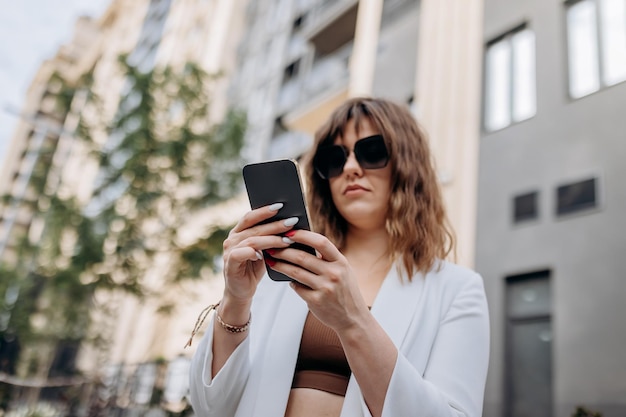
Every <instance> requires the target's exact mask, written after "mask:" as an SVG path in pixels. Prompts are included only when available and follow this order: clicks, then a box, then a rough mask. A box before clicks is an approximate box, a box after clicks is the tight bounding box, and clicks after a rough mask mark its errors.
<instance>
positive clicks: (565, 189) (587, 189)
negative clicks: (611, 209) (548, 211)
mask: <svg viewBox="0 0 626 417" xmlns="http://www.w3.org/2000/svg"><path fill="white" fill-rule="evenodd" d="M596 182H597V181H596V178H591V179H588V180H584V181H580V182H575V183H572V184H566V185H561V186H560V187H558V188H557V190H556V198H557V205H556V214H557V215H563V214H569V213H574V212H577V211H581V210H587V209H590V208H593V207H596V205H597V203H596V199H597V185H596Z"/></svg>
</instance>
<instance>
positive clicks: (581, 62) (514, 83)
mask: <svg viewBox="0 0 626 417" xmlns="http://www.w3.org/2000/svg"><path fill="white" fill-rule="evenodd" d="M484 42H485V66H484V67H485V71H484V77H485V82H484V87H485V91H484V94H485V96H484V108H483V133H482V138H481V142H480V170H479V180H478V184H479V192H478V224H477V230H478V234H477V244H476V268H477V269H478V271H479V272H481V273H482V275H483V277H484V279H485V282H486V286H487V295H488V297H489V301H490V313H491V319H492V335H493V343H492V353H491V363H490V374H489V379H488V385H487V393H486V399H485V413H484V415H485V416H487V417H489V416H507V417H518V416H528V415H532V416H537V417H542V416H546V417H547V416H557V417H569V416H571V415H573V414H574V411H575V409H576V407H577V406H584V407H586V408H587V409H589V410H591V411H595V412H600V413H602V415H603V416H604V417H618V416H623V415H626V355H625V354H624V345H625V344H626V324H624V320H623V318H624V317H625V316H626V304H625V303H624V298H625V296H626V280H625V279H624V272H623V271H624V269H626V260H625V258H624V253H625V252H624V251H625V249H626V238H625V237H624V233H623V230H624V220H623V213H624V211H625V210H626V188H625V187H624V186H623V184H622V182H623V178H625V177H626V171H625V168H624V164H623V162H622V159H623V156H624V155H625V149H626V148H625V147H624V143H623V142H624V131H626V120H625V118H624V103H626V83H625V82H624V81H626V2H625V1H623V0H577V1H561V0H558V1H556V0H553V1H541V2H515V1H508V0H497V1H496V0H486V1H485V18H484Z"/></svg>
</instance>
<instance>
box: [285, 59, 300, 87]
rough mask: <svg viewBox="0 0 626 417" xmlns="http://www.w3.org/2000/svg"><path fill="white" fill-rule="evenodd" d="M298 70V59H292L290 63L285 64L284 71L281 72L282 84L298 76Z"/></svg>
mask: <svg viewBox="0 0 626 417" xmlns="http://www.w3.org/2000/svg"><path fill="white" fill-rule="evenodd" d="M299 72H300V59H297V60H295V61H293V62H292V63H291V64H289V65H287V67H286V68H285V71H284V72H283V84H285V83H286V82H287V81H290V80H292V79H294V78H296V77H297V76H298V73H299Z"/></svg>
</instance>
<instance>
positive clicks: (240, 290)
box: [224, 203, 296, 303]
mask: <svg viewBox="0 0 626 417" xmlns="http://www.w3.org/2000/svg"><path fill="white" fill-rule="evenodd" d="M282 207H283V204H282V203H275V204H272V205H269V206H264V207H260V208H258V209H256V210H252V211H249V212H248V213H246V214H245V215H244V216H243V217H242V218H241V219H240V220H239V222H238V223H237V224H236V225H235V227H234V228H233V229H232V230H231V231H230V233H229V234H228V238H226V240H225V241H224V281H225V283H224V284H225V285H224V298H227V299H229V300H228V301H231V302H235V303H249V302H250V301H251V300H252V297H253V296H254V293H255V292H256V287H257V285H258V283H259V281H260V280H261V278H262V277H263V274H264V272H265V265H264V261H263V254H262V252H261V251H263V250H266V249H272V248H277V249H278V248H285V247H287V246H289V244H287V243H285V242H283V240H282V234H284V233H285V232H287V231H289V230H290V229H292V228H293V225H294V224H295V223H296V221H294V220H292V219H286V220H278V221H275V222H270V223H266V224H259V223H260V222H262V221H263V220H267V219H269V218H271V217H273V216H275V215H276V213H277V212H278V211H279V210H280V209H281V208H282ZM294 219H295V218H294ZM290 220H291V221H290Z"/></svg>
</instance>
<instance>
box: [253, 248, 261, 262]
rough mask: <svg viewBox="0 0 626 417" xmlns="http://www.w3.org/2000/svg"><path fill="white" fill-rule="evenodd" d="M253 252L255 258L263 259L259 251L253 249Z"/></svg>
mask: <svg viewBox="0 0 626 417" xmlns="http://www.w3.org/2000/svg"><path fill="white" fill-rule="evenodd" d="M254 254H255V255H256V257H257V259H258V260H259V261H260V260H262V259H263V254H262V253H261V252H259V251H258V250H255V251H254Z"/></svg>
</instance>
